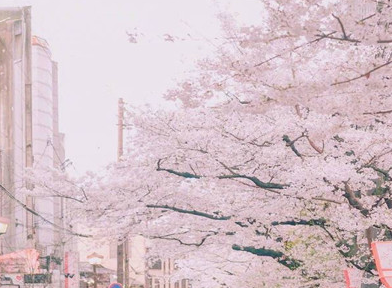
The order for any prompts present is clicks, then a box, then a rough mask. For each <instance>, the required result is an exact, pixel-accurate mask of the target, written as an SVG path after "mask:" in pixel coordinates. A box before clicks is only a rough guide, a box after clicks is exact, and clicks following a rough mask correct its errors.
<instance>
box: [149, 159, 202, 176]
mask: <svg viewBox="0 0 392 288" xmlns="http://www.w3.org/2000/svg"><path fill="white" fill-rule="evenodd" d="M161 162H162V159H159V160H158V163H157V171H166V172H169V173H171V174H174V175H177V176H180V177H184V178H196V179H200V178H201V176H200V175H196V174H192V173H189V172H178V171H175V170H172V169H165V168H162V167H161Z"/></svg>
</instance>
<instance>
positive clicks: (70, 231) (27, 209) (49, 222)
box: [0, 184, 91, 238]
mask: <svg viewBox="0 0 392 288" xmlns="http://www.w3.org/2000/svg"><path fill="white" fill-rule="evenodd" d="M0 188H1V189H2V190H3V191H4V192H5V193H6V195H7V196H8V197H10V198H11V199H12V200H14V201H15V202H16V203H18V204H19V205H21V206H22V207H23V208H24V209H25V210H26V211H27V212H30V213H31V214H33V215H35V216H37V217H38V218H40V219H41V220H42V221H44V222H45V223H48V224H50V225H52V226H53V227H56V228H58V229H60V230H64V231H67V232H68V233H70V234H72V235H75V236H79V237H86V238H88V237H91V235H85V234H80V233H75V232H74V231H72V230H70V229H67V228H64V227H61V226H59V225H57V224H55V223H53V222H52V221H49V220H48V219H46V218H45V217H43V216H42V215H41V214H39V213H38V212H36V211H35V210H33V209H31V208H29V207H27V205H26V204H24V203H23V202H22V201H20V200H19V199H17V198H16V197H15V196H14V195H12V193H11V192H10V191H8V190H7V189H6V188H5V187H4V186H3V185H1V184H0Z"/></svg>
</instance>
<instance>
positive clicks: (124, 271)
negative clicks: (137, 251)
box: [117, 98, 129, 288]
mask: <svg viewBox="0 0 392 288" xmlns="http://www.w3.org/2000/svg"><path fill="white" fill-rule="evenodd" d="M123 132H124V101H123V99H122V98H120V99H118V127H117V135H118V145H117V161H121V157H122V156H123V151H124V148H123ZM128 262H129V259H128V239H127V238H125V239H124V240H123V239H121V240H120V241H119V243H118V245H117V282H119V283H121V284H123V285H124V287H125V288H128V282H129V263H128Z"/></svg>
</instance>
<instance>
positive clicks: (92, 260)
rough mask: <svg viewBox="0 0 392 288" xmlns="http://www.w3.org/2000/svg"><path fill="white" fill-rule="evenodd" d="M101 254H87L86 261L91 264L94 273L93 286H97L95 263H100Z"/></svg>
mask: <svg viewBox="0 0 392 288" xmlns="http://www.w3.org/2000/svg"><path fill="white" fill-rule="evenodd" d="M102 259H103V256H102V255H99V254H98V253H95V252H94V253H92V254H90V255H88V256H87V260H88V262H89V263H90V264H91V265H92V266H93V273H94V288H97V284H98V283H97V265H100V264H101V263H102Z"/></svg>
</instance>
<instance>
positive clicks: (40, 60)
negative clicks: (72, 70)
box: [0, 7, 79, 288]
mask: <svg viewBox="0 0 392 288" xmlns="http://www.w3.org/2000/svg"><path fill="white" fill-rule="evenodd" d="M57 89H58V82H57V63H55V62H53V61H52V57H51V53H50V49H49V46H48V44H47V43H46V41H45V40H43V39H41V38H39V37H32V36H31V9H30V7H23V8H0V184H1V187H0V217H1V216H2V217H6V218H8V219H9V220H10V225H9V228H8V230H7V233H6V234H4V235H1V236H0V274H1V273H4V274H3V276H4V275H5V276H7V277H6V278H7V279H8V278H9V279H12V280H10V281H21V282H18V283H16V284H18V285H21V286H23V284H24V281H28V279H27V278H24V277H25V274H26V273H35V274H40V275H49V276H45V277H47V278H45V279H46V280H45V281H47V282H51V284H50V285H51V287H64V288H73V287H78V282H79V281H78V279H77V278H78V275H79V273H78V271H77V269H78V268H77V263H78V259H77V258H78V255H77V254H76V253H75V252H74V251H75V249H74V248H75V247H74V238H73V237H69V234H68V233H66V232H65V230H64V229H61V227H63V228H69V227H68V226H67V222H68V221H67V220H68V219H67V214H66V213H65V212H66V211H67V209H66V207H67V204H68V203H67V202H66V201H65V200H64V199H61V198H54V197H50V198H40V197H34V198H33V197H31V196H24V195H25V194H22V193H19V190H20V188H23V187H27V188H29V187H28V185H29V184H28V183H27V184H26V183H24V181H23V173H24V170H25V168H26V167H33V166H36V167H37V166H48V167H56V168H61V166H62V164H63V162H64V158H65V157H64V145H63V140H64V135H63V134H62V133H60V132H59V127H58V91H57ZM24 204H26V206H23V205H24ZM28 209H32V210H33V211H35V212H37V213H38V214H39V215H40V216H42V217H43V218H44V219H46V220H48V221H49V222H52V223H55V225H56V227H57V228H55V227H54V226H53V225H51V224H49V223H48V222H46V221H44V220H43V218H41V217H36V216H34V215H33V214H32V213H30V212H28V211H27V210H28ZM66 236H67V237H66ZM38 253H39V257H40V258H39V262H40V265H39V266H36V265H35V263H34V264H31V266H32V267H33V266H34V268H32V267H30V268H29V267H27V266H26V265H25V264H23V263H25V262H26V257H33V256H34V257H35V255H38ZM5 263H8V264H7V265H6V264H5ZM73 271H75V273H73V274H75V276H73V277H72V278H70V277H65V275H64V274H67V273H64V272H70V273H68V274H71V275H72V272H73ZM37 277H38V276H37ZM39 277H41V276H39ZM39 277H38V278H39ZM21 278H22V280H17V279H21ZM23 278H24V280H23ZM41 278H42V277H41ZM26 279H27V280H26ZM30 280H31V279H30ZM3 284H4V283H3ZM6 284H7V283H6ZM8 284H9V283H8ZM0 286H1V285H0Z"/></svg>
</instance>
